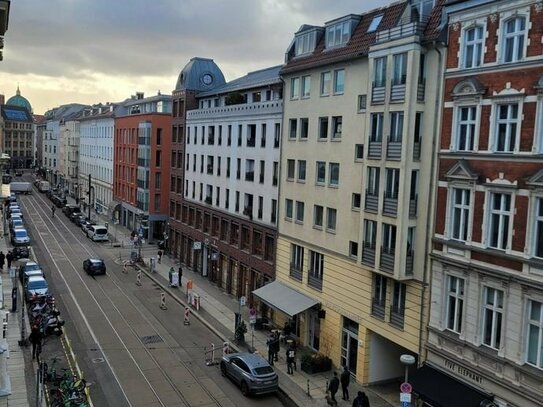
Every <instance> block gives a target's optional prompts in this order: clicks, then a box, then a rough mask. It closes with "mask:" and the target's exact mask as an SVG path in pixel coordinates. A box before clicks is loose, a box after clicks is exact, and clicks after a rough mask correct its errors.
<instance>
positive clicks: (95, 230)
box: [87, 225, 109, 242]
mask: <svg viewBox="0 0 543 407" xmlns="http://www.w3.org/2000/svg"><path fill="white" fill-rule="evenodd" d="M87 237H88V238H89V239H91V240H93V241H95V242H107V241H108V240H109V236H108V234H107V228H106V227H105V226H104V225H91V226H89V227H88V228H87Z"/></svg>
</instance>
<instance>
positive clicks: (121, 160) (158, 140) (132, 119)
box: [113, 92, 172, 242]
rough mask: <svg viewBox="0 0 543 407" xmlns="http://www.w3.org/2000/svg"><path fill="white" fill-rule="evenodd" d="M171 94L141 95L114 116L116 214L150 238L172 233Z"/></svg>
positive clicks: (129, 226) (144, 237)
mask: <svg viewBox="0 0 543 407" xmlns="http://www.w3.org/2000/svg"><path fill="white" fill-rule="evenodd" d="M171 114H172V97H171V96H170V95H161V94H160V93H159V94H158V95H155V96H150V97H147V98H146V97H144V94H143V93H142V92H138V93H136V95H134V96H132V97H131V98H130V99H128V100H126V101H125V102H123V103H122V108H121V109H120V111H119V112H118V114H116V115H115V134H114V140H113V144H114V152H113V158H114V166H113V199H114V200H115V201H116V202H115V209H114V213H115V216H117V217H118V219H119V222H120V224H121V225H123V226H124V227H127V228H129V229H132V230H133V231H135V232H137V233H138V234H139V236H141V237H142V238H143V239H145V240H149V241H151V242H153V241H156V240H162V239H163V237H164V234H165V233H167V232H166V230H167V220H168V204H169V201H168V200H167V199H163V197H166V196H168V193H169V190H170V151H171V129H172V118H171Z"/></svg>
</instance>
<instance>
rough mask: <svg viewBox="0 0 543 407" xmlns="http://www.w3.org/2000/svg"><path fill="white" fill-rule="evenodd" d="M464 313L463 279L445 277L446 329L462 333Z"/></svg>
mask: <svg viewBox="0 0 543 407" xmlns="http://www.w3.org/2000/svg"><path fill="white" fill-rule="evenodd" d="M463 312H464V279H463V278H458V277H454V276H447V329H449V330H451V331H453V332H456V333H458V334H459V333H460V332H462V317H463Z"/></svg>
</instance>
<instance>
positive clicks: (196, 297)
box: [192, 293, 200, 311]
mask: <svg viewBox="0 0 543 407" xmlns="http://www.w3.org/2000/svg"><path fill="white" fill-rule="evenodd" d="M192 306H193V307H194V308H195V309H196V311H199V310H200V295H199V294H196V293H193V294H192Z"/></svg>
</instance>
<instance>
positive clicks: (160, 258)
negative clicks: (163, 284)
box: [158, 250, 162, 264]
mask: <svg viewBox="0 0 543 407" xmlns="http://www.w3.org/2000/svg"><path fill="white" fill-rule="evenodd" d="M161 263H162V250H159V251H158V264H161Z"/></svg>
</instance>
